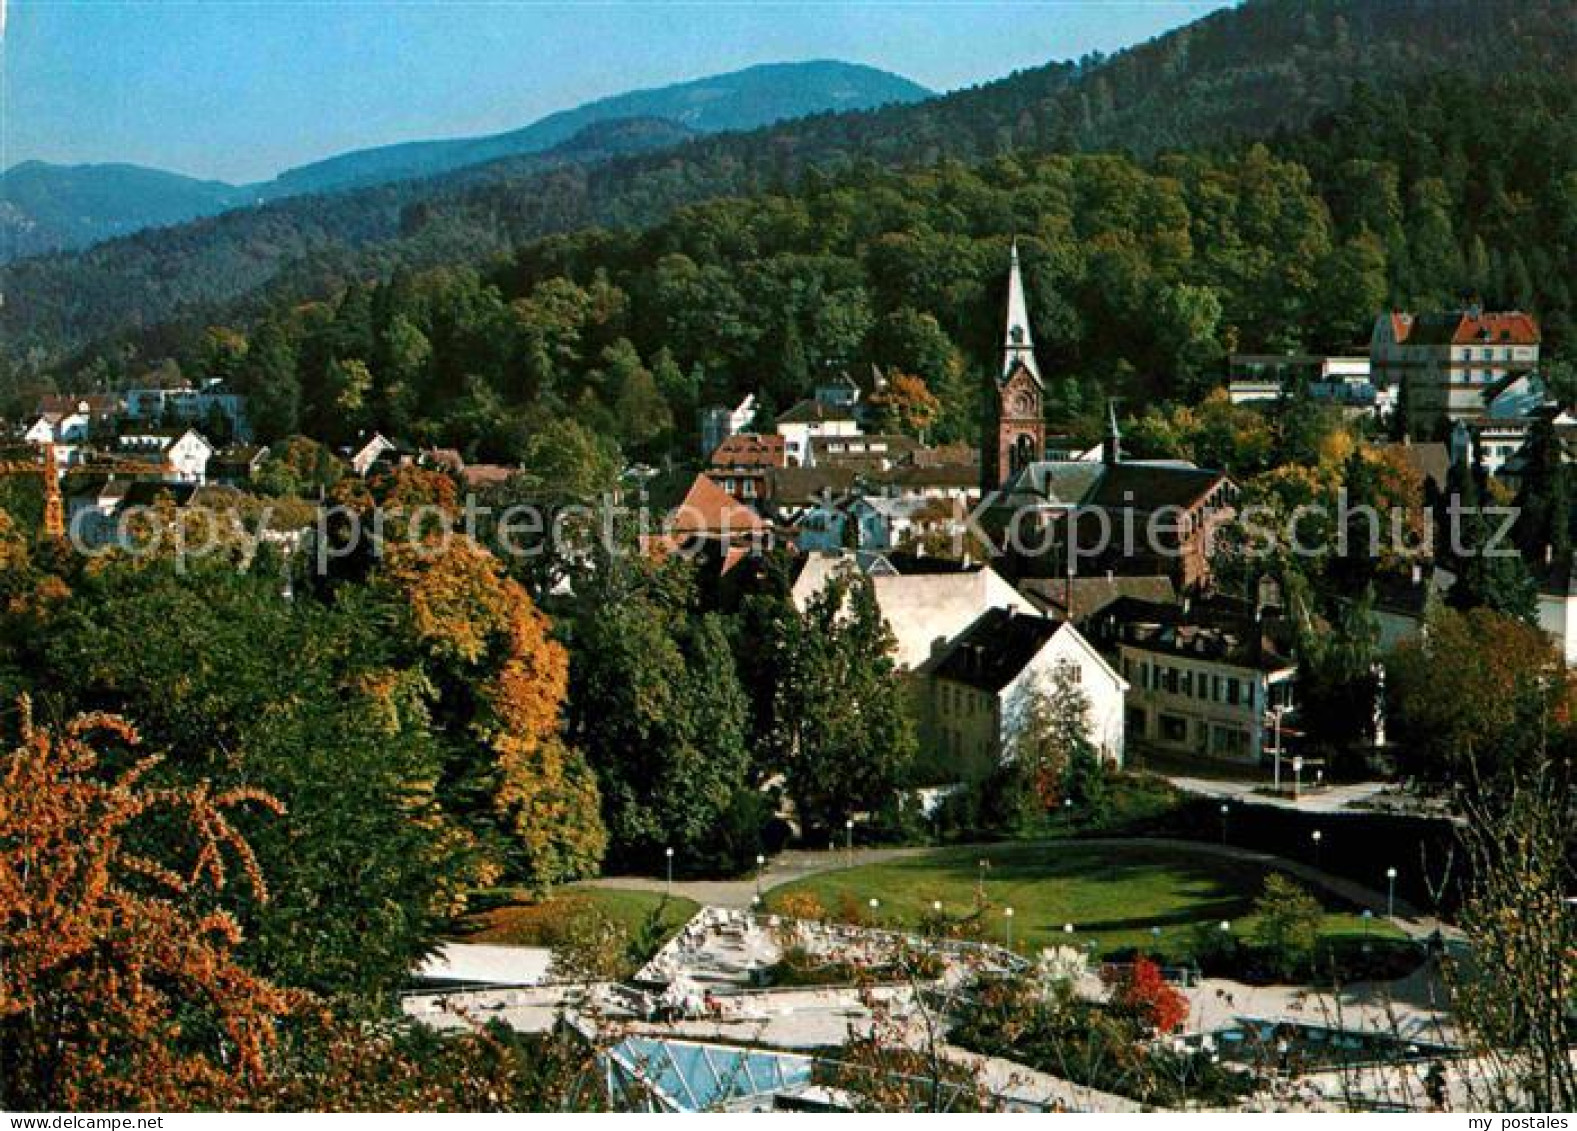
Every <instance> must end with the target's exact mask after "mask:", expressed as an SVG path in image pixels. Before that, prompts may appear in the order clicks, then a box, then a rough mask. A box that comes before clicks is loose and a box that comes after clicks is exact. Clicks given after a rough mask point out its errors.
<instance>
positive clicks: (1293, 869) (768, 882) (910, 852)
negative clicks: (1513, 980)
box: [580, 837, 1454, 939]
mask: <svg viewBox="0 0 1577 1131" xmlns="http://www.w3.org/2000/svg"><path fill="white" fill-rule="evenodd" d="M1003 843H1009V844H1013V845H1015V846H1021V847H1031V848H1046V849H1056V848H1062V847H1069V846H1072V847H1078V848H1099V847H1102V846H1113V845H1123V846H1128V847H1138V848H1162V849H1166V850H1168V851H1173V852H1179V853H1192V854H1194V855H1196V856H1215V857H1218V858H1225V859H1228V860H1237V861H1243V862H1246V863H1251V864H1259V865H1262V866H1264V867H1268V868H1275V869H1277V870H1279V871H1282V872H1286V873H1287V874H1289V875H1292V876H1296V877H1297V878H1298V879H1300V880H1303V881H1304V882H1305V883H1309V884H1312V885H1314V886H1316V887H1319V888H1322V889H1324V890H1325V891H1327V892H1329V893H1330V894H1332V895H1335V896H1337V897H1339V898H1341V899H1344V900H1347V901H1348V902H1350V903H1352V904H1354V905H1356V906H1357V907H1359V908H1368V909H1369V910H1371V911H1373V912H1374V913H1375V915H1376V916H1383V915H1384V914H1385V904H1386V897H1385V893H1384V892H1379V891H1375V890H1374V889H1372V888H1368V887H1365V886H1363V885H1362V884H1359V883H1355V882H1353V881H1352V880H1348V879H1344V878H1343V877H1341V876H1333V875H1331V874H1330V873H1328V872H1323V871H1320V870H1319V869H1317V868H1314V867H1312V866H1310V865H1308V864H1304V863H1301V862H1299V861H1297V860H1288V859H1286V858H1284V857H1281V856H1273V855H1271V854H1270V853H1268V852H1257V851H1255V850H1254V849H1251V848H1239V847H1236V846H1234V845H1229V844H1210V843H1208V842H1206V841H1195V840H1174V839H1168V838H1162V837H1091V838H1089V839H1081V838H1069V839H1058V840H1041V841H1009V842H996V843H995V844H959V845H947V846H945V847H942V848H935V847H910V848H857V849H855V850H854V851H853V853H849V852H847V851H844V850H836V851H830V852H829V851H806V850H800V849H795V850H793V851H789V852H784V853H780V854H779V855H777V856H774V857H772V858H771V859H770V860H769V861H768V862H767V866H766V869H765V871H764V872H763V874H762V877H761V880H760V890H761V891H763V892H767V891H771V890H772V889H774V888H778V887H782V886H783V885H785V884H791V883H794V882H795V881H797V880H803V879H805V878H807V877H809V876H815V875H820V874H821V873H823V872H833V871H837V870H839V869H843V868H849V867H855V868H858V867H861V866H863V865H866V864H885V863H888V862H889V861H893V860H905V859H911V858H914V857H920V856H926V855H928V854H930V853H934V852H956V851H961V850H963V851H968V850H975V849H979V850H988V849H990V848H993V847H1000V846H1001V844H1003ZM580 886H582V887H602V888H623V889H625V890H634V891H659V892H660V891H666V890H668V884H667V881H665V880H663V879H662V878H660V877H657V878H654V877H652V876H605V877H602V878H601V879H596V880H584V881H582V882H581V885H580ZM672 890H673V894H674V895H677V896H683V897H685V898H686V899H692V900H694V901H695V902H697V903H700V904H703V905H706V906H711V907H733V908H748V907H749V906H750V903H751V900H752V899H754V898H755V895H756V891H757V881H756V878H755V877H754V876H749V877H746V878H744V879H737V880H675V881H674V883H673V888H672ZM1392 922H1393V923H1394V924H1395V925H1396V926H1397V928H1399V929H1400V930H1402V931H1403V932H1405V933H1406V934H1407V935H1408V936H1410V937H1412V938H1415V939H1419V938H1425V937H1427V936H1428V935H1430V934H1432V933H1433V932H1435V931H1436V930H1439V931H1441V933H1442V934H1444V935H1446V936H1448V937H1450V936H1451V935H1453V934H1454V931H1453V929H1452V928H1450V927H1448V926H1446V925H1445V924H1443V923H1441V922H1440V921H1439V920H1437V919H1435V918H1434V917H1433V916H1429V915H1424V914H1421V913H1420V912H1419V911H1418V909H1417V908H1415V907H1413V906H1412V905H1411V904H1408V903H1407V902H1405V901H1404V900H1401V899H1398V900H1397V901H1396V916H1395V918H1394V919H1393V920H1392Z"/></svg>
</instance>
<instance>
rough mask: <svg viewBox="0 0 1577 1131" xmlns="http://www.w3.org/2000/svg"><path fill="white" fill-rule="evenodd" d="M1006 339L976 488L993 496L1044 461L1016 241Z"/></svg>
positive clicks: (1040, 388)
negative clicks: (1031, 467)
mask: <svg viewBox="0 0 1577 1131" xmlns="http://www.w3.org/2000/svg"><path fill="white" fill-rule="evenodd" d="M1007 314H1008V317H1007V334H1006V336H1005V338H1004V339H1003V342H1002V369H1001V372H999V373H998V374H997V377H996V380H994V381H992V382H991V389H990V397H991V400H990V405H991V414H990V418H989V420H988V421H987V425H986V428H987V431H986V436H985V443H984V445H983V446H982V448H981V460H980V474H981V486H982V488H983V489H984V490H985V491H988V492H989V491H995V490H997V489H998V488H999V487H1001V486H1002V485H1003V484H1005V483H1006V482H1007V481H1008V480H1009V479H1011V478H1012V477H1013V476H1015V475H1017V474H1018V473H1019V472H1021V471H1023V470H1024V469H1025V468H1026V467H1028V466H1029V465H1030V464H1032V463H1034V462H1035V461H1036V460H1041V459H1044V458H1045V457H1046V419H1045V415H1044V414H1045V408H1044V405H1043V404H1042V402H1043V401H1044V400H1045V395H1046V388H1045V384H1044V383H1043V382H1042V381H1041V379H1040V366H1038V365H1036V364H1035V344H1034V342H1032V341H1031V340H1030V336H1029V303H1028V302H1027V301H1026V300H1025V296H1024V276H1023V274H1022V272H1020V270H1019V265H1018V241H1017V240H1014V241H1013V254H1012V257H1011V258H1010V259H1009V261H1008V312H1007Z"/></svg>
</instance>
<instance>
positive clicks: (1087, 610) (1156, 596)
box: [1018, 574, 1177, 621]
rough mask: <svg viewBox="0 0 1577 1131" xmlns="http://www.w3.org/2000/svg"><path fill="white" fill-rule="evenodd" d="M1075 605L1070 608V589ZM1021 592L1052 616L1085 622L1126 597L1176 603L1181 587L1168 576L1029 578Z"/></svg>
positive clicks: (1020, 586)
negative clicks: (1174, 583) (1084, 620)
mask: <svg viewBox="0 0 1577 1131" xmlns="http://www.w3.org/2000/svg"><path fill="white" fill-rule="evenodd" d="M1070 586H1071V589H1072V608H1071V609H1070V608H1069V589H1070ZM1018 587H1019V590H1020V592H1022V593H1023V594H1024V595H1025V596H1027V597H1028V598H1029V599H1030V600H1031V601H1034V602H1035V604H1036V605H1037V606H1038V607H1039V608H1040V609H1041V610H1042V611H1044V612H1046V613H1047V614H1049V615H1051V616H1055V617H1059V618H1064V619H1068V620H1074V621H1082V620H1083V619H1084V618H1086V617H1091V616H1094V615H1095V614H1096V613H1098V612H1100V611H1101V610H1102V609H1104V608H1106V607H1107V606H1108V605H1111V604H1113V603H1114V602H1116V601H1119V600H1121V599H1122V598H1124V597H1137V598H1139V599H1140V600H1141V601H1152V602H1155V603H1157V604H1176V603H1177V587H1176V586H1175V585H1173V584H1172V579H1171V578H1170V577H1166V576H1164V575H1154V576H1138V577H1121V576H1116V575H1113V576H1110V577H1108V576H1106V575H1105V574H1102V575H1100V576H1098V577H1073V578H1065V577H1028V578H1024V579H1023V580H1021V581H1020V582H1019V583H1018Z"/></svg>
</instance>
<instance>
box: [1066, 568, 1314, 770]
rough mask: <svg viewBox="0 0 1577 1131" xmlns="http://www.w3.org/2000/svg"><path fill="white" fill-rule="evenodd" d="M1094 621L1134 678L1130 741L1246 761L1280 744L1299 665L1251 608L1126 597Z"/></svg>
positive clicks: (1107, 646) (1122, 668)
mask: <svg viewBox="0 0 1577 1131" xmlns="http://www.w3.org/2000/svg"><path fill="white" fill-rule="evenodd" d="M1092 623H1093V624H1094V626H1095V627H1094V630H1093V631H1094V632H1095V635H1096V638H1097V639H1098V640H1099V641H1100V642H1101V645H1102V647H1103V648H1105V649H1106V652H1107V654H1108V655H1109V656H1113V657H1115V658H1116V662H1117V668H1118V670H1119V671H1121V672H1122V673H1123V675H1124V677H1125V678H1126V679H1127V680H1128V681H1129V683H1130V684H1131V685H1132V692H1131V694H1130V695H1129V697H1128V728H1127V729H1128V738H1129V740H1130V741H1133V742H1142V743H1144V744H1145V745H1148V746H1151V747H1154V748H1157V749H1159V750H1164V751H1170V752H1173V753H1178V754H1195V755H1199V756H1201V757H1206V758H1213V759H1218V760H1223V761H1231V762H1247V763H1258V762H1259V761H1260V760H1261V759H1262V758H1264V757H1267V756H1269V755H1270V754H1272V753H1273V752H1274V751H1275V750H1276V749H1278V748H1279V746H1280V743H1281V741H1282V739H1283V737H1284V735H1283V733H1282V732H1283V724H1284V723H1285V722H1286V717H1287V716H1288V715H1289V714H1290V713H1291V711H1292V707H1293V688H1294V685H1295V682H1296V679H1297V673H1298V669H1297V665H1296V663H1295V662H1294V661H1293V660H1292V659H1291V658H1290V657H1288V656H1287V655H1285V654H1283V653H1282V652H1281V651H1279V650H1278V649H1277V647H1276V646H1275V645H1274V643H1273V642H1272V641H1271V640H1270V639H1269V638H1268V636H1267V634H1266V632H1265V625H1264V624H1263V623H1262V622H1261V621H1260V620H1259V619H1258V618H1257V617H1256V616H1254V615H1253V614H1252V613H1251V612H1250V613H1249V614H1248V615H1245V616H1227V615H1223V614H1222V613H1221V612H1220V611H1219V610H1209V611H1207V610H1202V609H1194V610H1192V611H1191V610H1190V607H1189V604H1188V603H1187V602H1185V603H1184V604H1182V605H1169V604H1166V605H1163V604H1156V603H1153V602H1149V601H1141V600H1136V599H1134V598H1131V597H1125V598H1123V599H1121V600H1119V601H1115V602H1113V603H1112V604H1110V605H1108V606H1107V607H1106V608H1104V609H1102V610H1101V611H1100V612H1099V613H1097V614H1096V616H1095V618H1094V620H1093V622H1092Z"/></svg>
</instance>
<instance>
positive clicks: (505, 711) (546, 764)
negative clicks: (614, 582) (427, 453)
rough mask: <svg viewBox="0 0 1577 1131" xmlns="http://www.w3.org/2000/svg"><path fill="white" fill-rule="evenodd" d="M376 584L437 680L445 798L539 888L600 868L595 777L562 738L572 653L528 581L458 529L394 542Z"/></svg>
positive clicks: (603, 839)
mask: <svg viewBox="0 0 1577 1131" xmlns="http://www.w3.org/2000/svg"><path fill="white" fill-rule="evenodd" d="M374 585H375V588H376V589H377V590H378V591H380V592H382V593H385V594H387V595H389V596H390V597H392V598H393V599H394V601H395V604H396V605H397V607H398V608H399V609H400V610H401V612H402V614H403V615H402V619H403V622H404V627H405V631H406V634H407V636H408V637H409V638H410V640H411V642H412V644H413V645H414V647H415V649H416V651H417V653H418V656H419V658H420V660H421V662H422V663H423V665H424V667H425V669H426V671H427V673H428V677H429V679H430V681H431V687H432V691H431V695H432V698H433V700H434V702H433V706H432V709H433V714H434V716H435V718H436V719H439V720H442V722H443V725H444V727H445V731H446V738H447V742H448V749H449V755H448V765H447V769H446V775H445V778H446V781H445V789H444V791H443V794H442V796H443V797H444V799H445V803H446V805H447V806H448V807H449V808H450V809H451V811H452V812H453V813H455V814H456V815H457V816H459V815H464V816H467V817H471V818H474V819H479V820H481V821H482V822H483V823H485V824H486V825H488V826H489V827H491V828H492V829H493V830H495V831H496V832H497V833H498V834H499V840H500V843H501V845H502V851H503V858H504V861H505V862H506V863H507V865H508V866H509V869H510V871H511V872H513V873H515V874H516V875H518V876H519V878H521V879H522V880H524V881H525V882H527V883H528V884H530V885H532V886H535V887H539V888H540V887H545V886H547V885H550V884H554V883H557V882H560V881H562V880H568V879H574V878H577V877H579V876H583V875H587V874H589V873H591V872H592V871H594V870H595V868H596V866H597V864H598V863H599V862H600V860H601V859H602V853H603V850H604V848H605V847H606V845H607V834H606V832H605V831H604V829H603V824H602V820H601V817H600V814H599V809H600V800H599V797H598V792H597V782H596V778H595V776H594V774H593V773H592V770H591V768H590V766H588V765H587V763H586V760H585V758H584V757H583V756H582V755H581V753H580V752H579V751H578V750H575V749H573V748H572V747H570V746H568V745H567V744H566V743H565V741H564V739H563V736H562V728H563V723H562V711H563V706H564V696H565V691H566V687H567V683H568V672H569V661H568V656H567V654H566V653H565V650H564V648H563V646H562V645H561V644H559V643H558V641H556V640H554V639H553V638H552V636H551V635H550V627H551V626H550V624H549V621H548V618H547V617H546V616H545V615H543V613H542V612H541V611H539V610H538V609H537V607H536V605H535V604H534V603H533V602H532V600H531V597H530V595H529V594H528V593H527V592H526V590H525V588H524V587H523V586H521V585H520V584H519V583H518V582H516V581H514V580H513V579H511V578H509V577H507V576H506V575H505V574H504V571H503V567H502V564H501V563H500V562H499V560H498V559H497V558H496V557H494V556H493V555H492V554H490V553H489V552H488V551H487V550H485V549H483V548H482V547H481V546H478V545H477V544H476V543H475V542H472V541H471V540H469V539H467V538H464V537H458V536H456V537H452V538H449V539H447V540H434V541H430V542H428V543H424V544H417V545H411V544H404V545H399V546H393V547H391V548H389V550H388V552H387V555H386V557H385V559H384V561H383V564H382V567H381V568H380V570H379V571H378V573H377V574H376V575H375V579H374Z"/></svg>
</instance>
